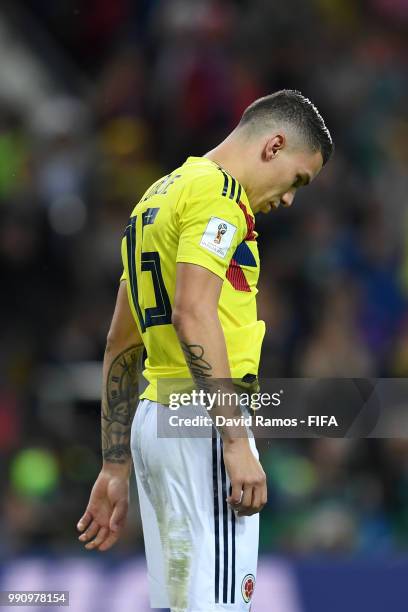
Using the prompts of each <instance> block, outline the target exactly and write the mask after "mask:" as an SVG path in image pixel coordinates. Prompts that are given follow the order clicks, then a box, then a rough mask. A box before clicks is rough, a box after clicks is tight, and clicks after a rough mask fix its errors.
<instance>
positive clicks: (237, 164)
mask: <svg viewBox="0 0 408 612" xmlns="http://www.w3.org/2000/svg"><path fill="white" fill-rule="evenodd" d="M237 150H238V147H237V143H236V142H235V139H234V140H233V139H232V138H231V136H228V137H227V138H226V139H225V140H224V141H223V142H221V143H220V144H219V145H217V146H216V147H215V148H214V149H211V151H208V152H207V153H205V155H204V156H203V157H206V158H208V159H210V160H211V161H213V162H215V163H216V164H218V165H219V166H220V167H221V168H223V169H224V170H226V171H227V172H228V173H229V174H231V175H232V176H233V177H234V178H235V179H237V181H238V182H239V183H240V184H241V185H242V187H243V188H244V190H245V192H246V191H247V185H246V177H245V168H244V166H243V163H242V158H241V159H240V157H239V155H237Z"/></svg>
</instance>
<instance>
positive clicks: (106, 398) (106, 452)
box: [102, 344, 144, 463]
mask: <svg viewBox="0 0 408 612" xmlns="http://www.w3.org/2000/svg"><path fill="white" fill-rule="evenodd" d="M143 349H144V346H143V344H138V345H134V346H131V347H129V348H127V349H126V350H124V351H122V352H121V353H119V355H118V356H117V357H116V358H115V359H114V360H113V361H112V363H111V365H110V368H109V372H108V376H107V380H106V388H105V390H104V394H103V398H102V456H103V459H104V460H105V461H108V462H109V463H126V462H127V461H128V460H129V458H130V456H131V451H130V433H131V428H132V421H133V417H134V414H135V410H136V406H137V402H138V399H139V385H138V377H139V373H140V372H141V369H142V364H143Z"/></svg>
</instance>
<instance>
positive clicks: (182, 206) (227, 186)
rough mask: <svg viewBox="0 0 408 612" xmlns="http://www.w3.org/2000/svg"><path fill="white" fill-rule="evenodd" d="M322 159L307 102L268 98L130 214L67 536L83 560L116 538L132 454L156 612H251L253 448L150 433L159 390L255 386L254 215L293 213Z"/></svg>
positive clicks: (259, 330)
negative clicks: (82, 487)
mask: <svg viewBox="0 0 408 612" xmlns="http://www.w3.org/2000/svg"><path fill="white" fill-rule="evenodd" d="M332 150H333V143H332V139H331V137H330V134H329V131H328V130H327V128H326V126H325V124H324V121H323V119H322V117H321V116H320V114H319V112H318V111H317V109H316V107H315V106H314V105H313V104H312V103H311V102H310V100H308V99H307V98H305V97H304V96H302V95H301V94H300V93H299V92H297V91H293V90H283V91H279V92H276V93H274V94H272V95H269V96H266V97H264V98H261V99H259V100H256V101H255V102H254V103H253V104H251V105H250V106H249V107H248V108H247V109H246V110H245V111H244V113H243V115H242V118H241V120H240V123H239V124H238V126H237V127H236V128H235V129H234V130H233V131H232V133H231V134H229V136H228V137H227V138H226V139H225V140H224V141H223V142H222V143H221V144H219V145H218V146H217V147H216V148H215V149H213V150H212V151H210V152H208V153H207V154H206V155H204V156H203V157H189V158H188V159H187V160H186V162H185V163H184V164H183V165H182V166H181V167H180V168H177V169H176V170H174V171H173V172H171V173H170V174H169V175H168V176H166V177H164V178H162V179H160V180H158V181H157V182H156V183H154V184H153V185H152V187H150V189H149V190H148V191H147V192H146V193H145V194H144V196H143V197H142V199H141V200H140V202H139V203H138V204H137V205H136V207H135V208H134V210H133V212H132V214H131V217H130V220H129V223H128V225H127V227H126V230H125V235H124V238H123V241H122V259H123V266H124V272H123V275H122V278H121V282H120V285H119V291H118V296H117V302H116V307H115V311H114V314H113V319H112V323H111V327H110V331H109V334H108V338H107V345H106V351H105V356H104V364H103V396H102V451H103V467H102V469H101V472H100V474H99V476H98V478H97V480H96V482H95V485H94V487H93V489H92V492H91V496H90V500H89V504H88V507H87V509H86V511H85V513H84V515H83V516H82V518H81V519H80V521H79V523H78V529H79V531H80V532H82V533H81V535H80V536H79V539H80V541H81V542H83V543H84V544H85V548H87V549H88V550H95V549H96V550H99V551H106V550H108V549H109V548H110V547H111V546H112V545H113V544H114V543H115V542H116V541H117V539H118V538H119V536H120V534H121V531H122V530H123V527H124V524H125V520H126V514H127V509H128V492H129V475H130V473H131V465H132V456H133V463H134V467H135V472H136V479H137V486H138V493H139V501H140V509H141V516H142V523H143V532H144V540H145V550H146V558H147V567H148V575H149V585H150V598H151V605H152V607H153V608H167V609H168V608H170V609H171V611H172V612H218V611H220V610H249V609H250V605H251V597H252V593H253V590H254V585H255V579H256V565H257V555H258V527H259V511H260V510H261V509H262V507H263V506H264V504H265V503H266V500H267V491H266V477H265V473H264V471H263V469H262V467H261V465H260V463H259V461H258V453H257V450H256V446H255V442H254V439H253V437H251V436H248V435H246V434H245V435H242V433H243V431H242V427H241V428H240V427H238V426H237V427H235V428H231V427H227V426H225V427H219V428H218V430H216V429H215V428H214V433H213V436H212V437H211V436H207V437H193V436H190V437H186V436H179V437H159V436H158V432H157V419H163V417H164V415H166V414H169V412H166V411H169V396H168V394H167V395H166V393H164V392H163V389H165V388H166V387H161V384H162V382H163V381H164V382H165V381H166V380H167V381H172V380H175V379H186V378H189V379H190V382H191V379H193V380H194V383H195V385H196V387H198V388H208V384H209V383H211V381H212V380H220V379H223V380H227V381H228V380H235V381H238V384H242V387H243V388H245V385H248V383H251V381H254V380H255V379H256V376H257V372H258V365H259V358H260V352H261V344H262V339H263V336H264V327H265V326H264V323H263V321H258V320H257V312H256V293H257V289H256V285H257V280H258V275H259V256H258V249H257V243H256V237H257V234H256V232H255V222H254V215H255V214H256V213H257V212H259V211H262V212H268V211H270V210H271V209H273V208H277V207H278V206H279V205H280V204H282V205H283V206H291V205H292V203H293V199H294V197H295V194H296V192H297V190H298V189H299V187H301V186H303V185H307V184H308V183H310V182H311V181H312V180H313V179H314V178H315V176H316V175H317V174H318V173H319V171H320V170H321V168H322V166H323V165H324V164H325V163H326V162H327V160H328V159H329V157H330V156H331V153H332ZM144 351H146V354H147V359H146V361H145V362H144ZM143 363H144V368H145V369H144V372H143V374H144V376H145V378H146V379H147V381H148V386H147V388H146V389H145V390H144V391H143V392H142V393H139V389H138V378H139V375H140V372H141V370H142V368H143ZM171 384H172V383H171V382H170V385H169V386H168V388H171ZM136 406H137V410H136V414H135V409H136ZM236 409H237V407H236V406H235V407H234V406H230V407H228V406H221V405H218V406H217V405H216V406H214V408H213V409H212V410H211V411H209V413H208V414H210V416H211V418H213V419H215V418H216V417H217V415H227V416H228V415H231V414H234V413H236ZM133 417H134V418H133Z"/></svg>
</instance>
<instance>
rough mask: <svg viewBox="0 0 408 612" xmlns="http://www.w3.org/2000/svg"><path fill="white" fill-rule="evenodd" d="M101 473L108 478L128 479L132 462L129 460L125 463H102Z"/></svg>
mask: <svg viewBox="0 0 408 612" xmlns="http://www.w3.org/2000/svg"><path fill="white" fill-rule="evenodd" d="M101 471H102V473H103V474H106V475H110V476H120V477H121V478H129V477H130V474H131V472H132V460H131V459H130V458H129V459H128V460H127V461H124V462H121V463H114V462H111V461H106V460H105V461H103V463H102V470H101Z"/></svg>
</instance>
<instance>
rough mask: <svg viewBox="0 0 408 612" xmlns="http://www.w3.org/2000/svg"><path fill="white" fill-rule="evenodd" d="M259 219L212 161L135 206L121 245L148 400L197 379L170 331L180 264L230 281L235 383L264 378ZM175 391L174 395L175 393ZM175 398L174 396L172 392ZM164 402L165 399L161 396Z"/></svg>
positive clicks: (221, 307) (225, 307)
mask: <svg viewBox="0 0 408 612" xmlns="http://www.w3.org/2000/svg"><path fill="white" fill-rule="evenodd" d="M254 228H255V220H254V216H253V213H252V211H251V208H250V206H249V202H248V198H247V196H246V194H245V192H244V190H243V188H242V186H241V185H240V184H239V183H238V181H237V180H236V179H235V178H234V177H233V176H231V175H230V174H229V173H228V172H226V171H225V170H224V169H223V168H221V167H220V166H219V165H218V164H216V163H215V162H213V161H211V160H210V159H207V158H205V157H189V158H188V159H187V160H186V162H185V163H184V164H183V165H182V166H181V167H180V168H177V170H174V172H171V174H169V175H167V176H165V177H164V178H161V179H160V180H158V181H156V182H155V183H154V184H153V185H152V186H151V187H150V189H148V190H147V191H146V193H145V194H144V195H143V197H142V198H141V200H140V201H139V203H138V204H137V205H136V206H135V208H134V210H133V212H132V214H131V216H130V219H129V222H128V225H127V227H126V230H125V233H124V237H123V240H122V261H123V268H124V271H123V274H122V277H121V280H123V279H126V280H127V292H128V298H129V304H130V308H131V310H132V313H133V316H134V319H135V321H136V325H137V327H138V329H139V332H140V334H141V336H142V338H143V343H144V345H145V347H146V352H147V359H146V362H145V370H144V372H143V375H144V376H145V378H146V379H147V381H148V383H149V384H148V386H147V388H146V389H145V391H144V392H143V393H142V394H141V397H142V398H147V399H150V400H153V401H160V402H161V403H164V404H166V403H168V394H167V397H162V396H160V397H158V389H157V382H158V380H164V379H169V380H168V383H169V385H170V387H171V382H170V381H171V379H190V380H191V375H190V372H189V369H188V367H187V364H186V361H185V357H184V354H183V351H182V349H181V347H180V344H179V341H178V338H177V335H176V332H175V330H174V327H173V326H172V324H171V313H172V304H173V300H174V294H175V286H176V264H177V263H178V262H184V263H192V264H197V265H199V266H202V267H204V268H207V269H208V270H210V271H211V272H213V273H214V274H217V275H218V276H219V277H220V278H222V280H223V286H222V290H221V295H220V299H219V303H218V313H219V318H220V322H221V325H222V329H223V331H224V336H225V342H226V346H227V352H228V359H229V365H230V369H231V375H232V378H233V379H238V380H241V379H242V378H243V377H245V376H246V375H248V374H251V375H257V373H258V367H259V359H260V352H261V345H262V340H263V337H264V334H265V324H264V322H263V321H258V320H257V309H256V294H257V281H258V277H259V254H258V247H257V242H256V237H257V234H256V232H255V229H254ZM170 387H169V388H170ZM172 391H173V389H172ZM160 395H161V393H160Z"/></svg>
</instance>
